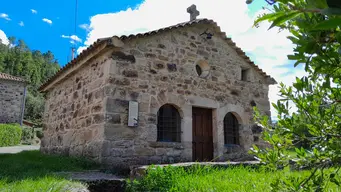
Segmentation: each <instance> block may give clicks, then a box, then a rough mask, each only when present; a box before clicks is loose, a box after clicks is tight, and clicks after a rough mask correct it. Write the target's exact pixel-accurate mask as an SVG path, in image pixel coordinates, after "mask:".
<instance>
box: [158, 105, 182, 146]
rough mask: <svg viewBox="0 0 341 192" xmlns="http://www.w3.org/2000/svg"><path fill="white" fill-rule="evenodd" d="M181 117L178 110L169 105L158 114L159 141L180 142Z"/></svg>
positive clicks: (163, 107)
mask: <svg viewBox="0 0 341 192" xmlns="http://www.w3.org/2000/svg"><path fill="white" fill-rule="evenodd" d="M180 126H181V117H180V114H179V112H178V110H177V109H176V108H175V107H174V106H172V105H169V104H166V105H163V106H162V107H161V108H160V109H159V111H158V114H157V140H158V141H163V142H180V136H181V135H180V133H181V127H180Z"/></svg>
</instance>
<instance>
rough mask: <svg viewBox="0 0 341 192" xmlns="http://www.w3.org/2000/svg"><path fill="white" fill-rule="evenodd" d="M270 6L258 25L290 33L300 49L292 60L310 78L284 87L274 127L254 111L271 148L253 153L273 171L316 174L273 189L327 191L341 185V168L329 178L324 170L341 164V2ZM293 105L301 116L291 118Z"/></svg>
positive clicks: (291, 0) (293, 0)
mask: <svg viewBox="0 0 341 192" xmlns="http://www.w3.org/2000/svg"><path fill="white" fill-rule="evenodd" d="M252 1H253V0H247V3H252ZM266 1H267V2H268V3H269V4H270V5H271V8H272V9H271V12H269V13H267V14H263V15H261V16H259V17H258V18H257V20H256V21H255V26H257V24H259V23H260V22H263V21H269V22H271V26H270V28H269V29H272V28H274V27H278V28H279V29H280V30H288V31H289V32H290V33H291V36H289V37H288V38H289V39H290V40H291V41H292V43H293V44H294V45H295V48H294V54H293V55H288V59H289V60H293V61H295V64H294V66H295V67H296V66H298V65H304V68H305V71H306V72H307V73H308V75H306V76H304V77H302V78H296V82H294V83H293V84H292V85H291V86H287V85H284V84H283V83H281V84H280V88H281V89H280V96H281V99H280V100H278V101H277V103H274V104H273V106H274V108H275V109H276V111H277V112H278V116H277V118H278V122H277V124H276V126H275V127H274V128H273V127H271V124H270V122H269V119H268V118H267V117H266V116H262V115H261V114H260V113H259V111H258V110H257V109H256V108H255V120H256V121H257V122H258V123H261V124H262V126H263V127H264V132H263V139H264V140H265V141H266V142H268V143H269V144H271V147H269V148H266V149H259V148H258V147H257V146H254V147H253V148H252V153H253V154H255V155H256V156H257V157H258V158H259V159H260V160H261V161H262V162H263V163H265V164H266V165H267V166H268V167H269V168H271V169H279V168H283V167H287V166H289V165H294V166H295V167H296V168H300V169H304V168H305V169H309V170H311V174H310V175H309V176H307V177H303V178H302V179H299V180H295V179H288V180H286V179H283V180H278V181H276V182H275V183H273V187H274V189H280V190H283V191H324V190H327V188H328V183H329V182H333V183H335V184H336V185H338V186H340V184H341V180H340V177H339V176H337V175H338V174H339V169H340V168H336V169H335V170H334V171H333V172H331V173H329V174H326V172H325V169H326V168H327V167H330V166H335V167H340V163H341V147H340V146H341V124H340V122H341V110H340V103H341V89H340V88H339V86H340V83H341V57H340V56H341V55H340V54H341V46H340V44H341V29H340V26H341V1H340V0H277V1H274V0H266ZM290 106H295V107H296V108H297V111H295V112H293V113H291V112H290ZM298 146H299V147H298ZM290 150H291V151H294V155H292V154H291V153H288V151H290ZM340 187H341V186H340Z"/></svg>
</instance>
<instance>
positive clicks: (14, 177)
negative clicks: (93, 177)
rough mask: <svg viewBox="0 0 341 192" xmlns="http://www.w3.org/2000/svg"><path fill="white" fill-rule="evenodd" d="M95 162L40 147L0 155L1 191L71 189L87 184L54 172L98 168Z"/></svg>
mask: <svg viewBox="0 0 341 192" xmlns="http://www.w3.org/2000/svg"><path fill="white" fill-rule="evenodd" d="M97 168H98V165H96V164H95V163H93V162H91V161H88V160H84V159H80V158H71V157H61V156H55V155H43V154H41V153H40V152H39V151H24V152H21V153H18V154H1V155H0V170H1V171H0V191H68V190H67V189H69V188H79V187H83V188H84V187H85V186H84V185H83V184H81V183H79V182H74V181H69V180H67V179H65V178H63V177H61V176H57V175H55V174H54V173H56V172H62V171H83V170H90V169H97Z"/></svg>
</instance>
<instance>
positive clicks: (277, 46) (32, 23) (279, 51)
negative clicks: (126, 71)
mask: <svg viewBox="0 0 341 192" xmlns="http://www.w3.org/2000/svg"><path fill="white" fill-rule="evenodd" d="M245 1H246V0H97V1H93V0H92V1H90V0H78V15H77V23H76V32H75V29H74V27H75V23H74V17H75V3H76V0H59V1H42V0H34V1H27V0H13V1H4V2H2V3H1V7H0V38H1V39H4V38H5V36H7V37H9V36H15V37H17V38H19V39H23V40H24V41H25V42H26V43H27V44H28V46H29V47H30V48H31V49H38V50H40V51H42V52H46V51H48V50H50V51H52V52H53V53H54V55H55V57H56V58H57V59H58V61H59V63H60V64H61V65H62V66H63V65H65V64H66V62H67V61H68V58H70V56H71V46H75V47H76V49H77V53H80V52H81V51H82V50H83V49H85V48H86V47H87V46H89V45H91V44H92V43H93V42H94V41H96V40H97V39H98V38H103V37H108V36H113V35H128V34H136V33H141V32H146V31H150V30H155V29H158V28H161V27H167V26H170V25H174V24H177V23H180V22H184V21H188V20H189V14H188V13H187V12H186V9H187V7H189V6H190V5H192V4H196V5H197V8H198V10H199V11H200V15H199V18H209V19H213V20H214V21H216V22H217V23H218V25H219V26H220V27H221V30H222V31H224V32H226V34H227V35H228V36H230V37H232V40H233V41H234V42H236V44H237V45H238V46H239V47H241V48H242V49H243V50H244V51H245V52H246V53H247V55H248V56H249V57H250V58H251V60H253V61H254V62H255V63H256V64H257V65H258V66H259V67H260V68H261V69H263V71H265V72H266V73H267V74H270V75H271V76H272V77H274V78H275V79H276V80H277V81H278V82H283V83H285V84H291V82H293V81H294V79H295V77H296V76H302V75H303V74H305V73H304V71H303V70H302V69H295V70H293V67H292V66H293V64H292V62H289V61H288V60H287V56H286V55H288V54H291V52H292V49H293V46H292V44H291V42H290V41H289V40H288V39H287V38H286V37H287V36H288V35H289V33H288V32H286V31H283V32H281V33H278V31H277V29H272V30H270V31H268V30H267V29H268V27H269V25H270V24H269V23H263V24H261V25H260V27H259V28H253V27H252V24H253V21H254V19H255V15H258V14H259V13H261V12H264V10H262V6H265V5H266V3H265V0H255V2H254V3H253V4H251V5H247V4H246V3H245ZM32 9H33V10H32ZM43 20H44V21H43ZM21 22H22V23H21ZM20 24H21V25H20ZM71 41H73V43H74V44H71ZM277 93H278V88H277V86H271V87H270V93H269V98H270V101H271V102H276V100H277V99H278V98H279V97H278V95H277ZM271 111H274V110H273V108H272V110H271ZM273 114H274V113H273ZM274 115H275V114H274Z"/></svg>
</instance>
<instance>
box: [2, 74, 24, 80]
mask: <svg viewBox="0 0 341 192" xmlns="http://www.w3.org/2000/svg"><path fill="white" fill-rule="evenodd" d="M0 79H5V80H11V81H20V82H26V81H25V80H24V79H22V78H20V77H15V76H12V75H9V74H6V73H0Z"/></svg>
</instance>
